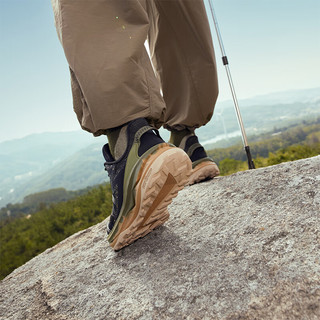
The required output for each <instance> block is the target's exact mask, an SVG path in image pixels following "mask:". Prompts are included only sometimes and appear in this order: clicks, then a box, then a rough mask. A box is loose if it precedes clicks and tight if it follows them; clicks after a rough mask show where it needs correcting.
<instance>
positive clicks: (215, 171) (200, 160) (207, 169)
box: [179, 134, 220, 185]
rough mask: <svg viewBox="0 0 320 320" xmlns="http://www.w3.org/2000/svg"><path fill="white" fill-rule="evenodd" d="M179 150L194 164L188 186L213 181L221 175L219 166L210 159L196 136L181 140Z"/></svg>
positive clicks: (192, 135)
mask: <svg viewBox="0 0 320 320" xmlns="http://www.w3.org/2000/svg"><path fill="white" fill-rule="evenodd" d="M179 148H181V149H183V150H184V151H185V152H186V153H187V155H188V156H189V157H190V160H191V162H192V172H191V175H190V177H189V181H188V185H192V184H194V183H198V182H201V181H206V180H209V179H213V178H214V177H216V176H218V175H219V174H220V171H219V168H218V166H217V165H216V164H215V163H214V161H213V160H212V159H211V158H209V157H208V155H207V153H206V151H205V150H204V148H203V146H202V145H201V144H200V143H199V140H198V137H197V136H196V135H194V134H191V135H188V136H185V137H184V138H183V139H182V140H181V143H180V145H179Z"/></svg>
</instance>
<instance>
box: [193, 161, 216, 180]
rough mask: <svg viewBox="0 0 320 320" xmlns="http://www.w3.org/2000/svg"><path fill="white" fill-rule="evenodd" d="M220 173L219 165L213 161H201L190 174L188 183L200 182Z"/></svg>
mask: <svg viewBox="0 0 320 320" xmlns="http://www.w3.org/2000/svg"><path fill="white" fill-rule="evenodd" d="M219 174H220V171H219V168H218V166H217V165H216V164H215V163H214V162H212V161H204V162H201V163H199V164H198V165H197V166H196V167H195V168H194V169H193V170H192V173H191V175H190V178H189V181H188V185H192V184H195V183H199V182H201V181H205V180H208V179H213V178H214V177H216V176H218V175H219Z"/></svg>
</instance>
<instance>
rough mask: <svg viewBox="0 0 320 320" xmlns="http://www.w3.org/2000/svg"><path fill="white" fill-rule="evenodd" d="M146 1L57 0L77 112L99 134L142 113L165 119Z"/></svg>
mask: <svg viewBox="0 0 320 320" xmlns="http://www.w3.org/2000/svg"><path fill="white" fill-rule="evenodd" d="M146 1H148V0H135V1H132V0H130V1H127V0H52V5H53V9H54V14H55V23H56V28H57V32H58V36H59V38H60V41H61V43H62V46H63V48H64V52H65V55H66V58H67V60H68V63H69V66H70V71H71V85H72V94H73V104H74V110H75V112H76V114H77V117H78V120H79V122H80V124H81V126H82V128H83V129H85V130H87V131H90V132H92V133H94V134H95V135H99V134H101V133H102V132H103V131H104V130H105V129H109V128H113V127H117V126H119V125H121V124H123V123H126V122H128V121H131V120H133V119H136V118H138V117H145V118H148V119H150V120H152V121H153V122H156V123H158V124H159V123H161V122H163V118H164V112H165V104H164V101H163V98H162V97H161V94H160V86H159V82H158V80H157V79H156V77H155V74H154V71H153V68H152V65H151V62H150V59H149V56H148V54H147V52H146V50H145V47H144V42H145V40H146V38H147V35H148V30H149V17H148V13H147V7H146V6H147V4H146Z"/></svg>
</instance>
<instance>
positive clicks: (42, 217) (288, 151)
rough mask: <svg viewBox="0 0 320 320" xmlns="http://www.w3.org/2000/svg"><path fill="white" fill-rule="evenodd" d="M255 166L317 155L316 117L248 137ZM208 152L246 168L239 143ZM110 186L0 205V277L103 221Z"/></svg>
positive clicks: (224, 166)
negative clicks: (297, 124)
mask: <svg viewBox="0 0 320 320" xmlns="http://www.w3.org/2000/svg"><path fill="white" fill-rule="evenodd" d="M250 141H252V143H251V144H250V147H251V149H252V154H253V157H254V163H255V165H256V167H257V168H259V167H265V166H270V165H274V164H278V163H281V162H286V161H293V160H298V159H303V158H308V157H312V156H316V155H319V154H320V118H318V119H317V120H315V121H312V122H311V121H310V122H307V123H306V122H305V123H303V124H301V125H299V126H294V127H288V128H282V129H281V130H280V129H277V128H275V129H274V130H273V132H270V133H268V134H265V135H263V136H257V137H250ZM208 154H209V155H210V156H211V157H212V158H213V159H214V160H215V161H216V162H217V163H218V165H219V167H220V170H221V175H229V174H232V173H235V172H237V171H242V170H246V169H247V163H246V155H245V152H244V151H243V147H242V146H241V145H236V146H233V147H229V148H221V149H214V150H210V151H208ZM111 197H112V195H111V188H110V185H109V184H103V185H99V186H96V187H91V188H87V189H83V190H79V191H76V192H73V191H72V192H71V191H67V190H65V189H63V188H59V189H52V190H48V191H44V192H40V193H36V194H33V195H29V196H27V197H25V199H24V201H23V202H22V203H18V204H8V205H7V206H6V207H4V208H2V209H1V210H0V218H1V219H0V279H3V278H4V277H5V276H6V275H8V274H9V273H10V272H12V271H13V270H14V269H15V268H17V267H19V266H20V265H22V264H24V263H25V262H27V261H28V260H30V259H31V258H33V257H35V256H36V255H38V254H39V253H41V252H43V251H44V250H46V249H47V248H50V247H52V246H54V245H55V244H57V243H58V242H60V241H62V240H63V239H65V238H67V237H69V236H70V235H72V234H74V233H76V232H78V231H80V230H83V229H86V228H88V227H90V226H92V225H94V224H97V223H98V222H101V221H103V220H104V219H105V218H107V217H108V215H109V214H110V213H111V210H112V200H111Z"/></svg>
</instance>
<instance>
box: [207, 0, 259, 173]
mask: <svg viewBox="0 0 320 320" xmlns="http://www.w3.org/2000/svg"><path fill="white" fill-rule="evenodd" d="M209 6H210V11H211V15H212V19H213V22H214V27H215V30H216V34H217V38H218V42H219V46H220V50H221V54H222V62H223V65H224V66H225V69H226V73H227V77H228V82H229V86H230V90H231V94H232V99H233V102H234V107H235V111H236V114H237V120H238V124H239V127H240V130H241V135H242V141H243V144H244V148H245V151H246V153H247V158H248V166H249V169H255V166H254V163H253V161H252V157H251V152H250V147H249V145H248V139H247V135H246V131H245V129H244V125H243V121H242V116H241V113H240V108H239V104H238V99H237V95H236V91H235V88H234V85H233V81H232V77H231V72H230V69H229V62H228V58H227V55H226V52H225V49H224V46H223V42H222V37H221V33H220V30H219V26H218V21H217V18H216V15H215V13H214V9H213V4H212V0H209Z"/></svg>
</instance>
